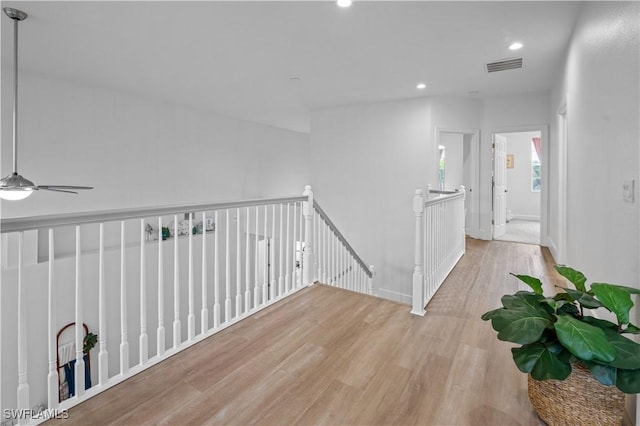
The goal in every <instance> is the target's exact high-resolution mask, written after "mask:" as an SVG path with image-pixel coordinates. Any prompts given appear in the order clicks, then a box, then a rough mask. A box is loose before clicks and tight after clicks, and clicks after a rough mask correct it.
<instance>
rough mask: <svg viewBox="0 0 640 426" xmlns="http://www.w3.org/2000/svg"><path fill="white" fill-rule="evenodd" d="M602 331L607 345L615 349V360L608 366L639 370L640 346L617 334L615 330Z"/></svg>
mask: <svg viewBox="0 0 640 426" xmlns="http://www.w3.org/2000/svg"><path fill="white" fill-rule="evenodd" d="M603 331H604V334H605V335H606V336H607V340H608V341H609V343H611V345H612V346H613V347H614V348H615V349H616V358H615V359H614V360H613V361H611V362H609V365H610V366H612V367H615V368H624V369H629V370H635V369H640V345H639V344H637V343H636V342H634V341H633V340H631V339H627V338H626V337H624V336H622V335H620V334H618V333H617V332H616V331H615V330H612V329H605V330H603Z"/></svg>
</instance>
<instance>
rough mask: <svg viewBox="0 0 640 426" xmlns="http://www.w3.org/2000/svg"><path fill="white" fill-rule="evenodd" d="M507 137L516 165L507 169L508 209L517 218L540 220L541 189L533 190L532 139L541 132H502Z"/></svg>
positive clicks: (508, 148) (509, 152)
mask: <svg viewBox="0 0 640 426" xmlns="http://www.w3.org/2000/svg"><path fill="white" fill-rule="evenodd" d="M500 135H502V136H504V137H505V138H506V139H507V154H512V155H513V157H514V167H513V168H512V169H507V188H508V190H509V192H507V209H508V210H511V213H512V214H513V215H514V218H515V219H524V220H540V191H536V192H534V191H531V139H532V138H534V137H537V138H539V137H540V132H518V133H500Z"/></svg>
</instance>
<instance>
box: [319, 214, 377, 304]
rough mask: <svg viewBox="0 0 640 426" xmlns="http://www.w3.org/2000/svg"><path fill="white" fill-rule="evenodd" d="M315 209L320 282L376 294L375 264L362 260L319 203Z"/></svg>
mask: <svg viewBox="0 0 640 426" xmlns="http://www.w3.org/2000/svg"><path fill="white" fill-rule="evenodd" d="M314 210H315V212H314V215H315V216H314V221H313V223H314V224H315V228H314V232H313V235H314V237H313V241H315V242H316V244H315V247H317V252H316V253H315V260H316V268H315V269H316V270H317V273H316V274H317V275H316V276H317V281H320V282H322V283H325V284H328V285H331V286H335V287H339V288H343V289H346V290H352V291H357V292H359V293H365V294H372V292H373V274H374V272H373V265H367V264H365V263H364V262H363V261H362V259H361V258H360V256H359V255H358V254H357V253H356V251H355V250H354V249H353V247H351V245H350V244H349V243H348V242H347V240H346V238H344V236H343V235H342V234H341V233H340V231H338V228H336V226H335V225H334V224H333V222H331V220H330V219H329V217H328V216H327V215H326V213H325V212H324V211H323V210H322V209H321V208H320V206H319V205H318V203H316V202H314Z"/></svg>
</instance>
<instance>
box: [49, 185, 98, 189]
mask: <svg viewBox="0 0 640 426" xmlns="http://www.w3.org/2000/svg"><path fill="white" fill-rule="evenodd" d="M38 188H40V189H93V186H73V185H38Z"/></svg>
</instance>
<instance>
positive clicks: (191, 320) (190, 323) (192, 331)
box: [187, 212, 196, 341]
mask: <svg viewBox="0 0 640 426" xmlns="http://www.w3.org/2000/svg"><path fill="white" fill-rule="evenodd" d="M188 215H189V231H188V232H187V243H188V246H189V247H188V258H187V262H188V265H187V268H188V286H189V288H188V293H187V296H188V298H189V300H188V302H189V314H188V315H187V339H188V340H189V341H192V340H193V339H195V337H196V313H195V306H194V303H193V302H194V300H193V298H194V294H193V291H194V284H193V216H192V213H191V212H189V213H188Z"/></svg>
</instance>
